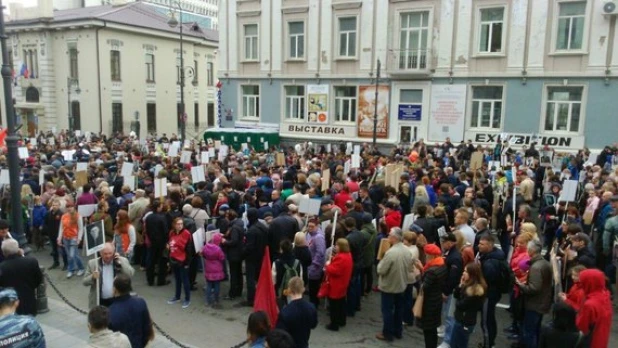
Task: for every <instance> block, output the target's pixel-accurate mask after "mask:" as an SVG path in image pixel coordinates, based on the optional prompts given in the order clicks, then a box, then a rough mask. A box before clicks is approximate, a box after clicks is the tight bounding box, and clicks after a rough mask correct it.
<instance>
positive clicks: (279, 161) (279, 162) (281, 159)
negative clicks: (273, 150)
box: [275, 152, 285, 167]
mask: <svg viewBox="0 0 618 348" xmlns="http://www.w3.org/2000/svg"><path fill="white" fill-rule="evenodd" d="M275 165H276V166H277V167H283V166H285V155H284V154H283V153H282V152H277V156H276V157H275Z"/></svg>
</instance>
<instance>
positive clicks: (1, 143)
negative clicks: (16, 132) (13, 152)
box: [0, 128, 9, 147]
mask: <svg viewBox="0 0 618 348" xmlns="http://www.w3.org/2000/svg"><path fill="white" fill-rule="evenodd" d="M8 131H9V129H8V128H4V129H3V130H1V131H0V147H3V146H4V138H6V133H7V132H8Z"/></svg>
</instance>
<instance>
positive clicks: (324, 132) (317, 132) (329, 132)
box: [279, 124, 356, 138]
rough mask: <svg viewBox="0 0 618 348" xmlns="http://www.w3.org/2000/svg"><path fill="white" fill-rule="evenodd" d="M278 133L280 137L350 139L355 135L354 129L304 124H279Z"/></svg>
mask: <svg viewBox="0 0 618 348" xmlns="http://www.w3.org/2000/svg"><path fill="white" fill-rule="evenodd" d="M279 133H280V134H282V135H294V136H301V135H306V136H324V137H332V136H333V135H335V136H337V138H340V137H344V138H350V137H354V136H355V135H356V127H349V126H321V125H306V124H281V127H280V129H279Z"/></svg>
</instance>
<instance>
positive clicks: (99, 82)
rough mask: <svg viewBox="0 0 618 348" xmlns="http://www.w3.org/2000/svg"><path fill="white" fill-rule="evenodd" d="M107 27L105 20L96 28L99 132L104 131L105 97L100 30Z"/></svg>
mask: <svg viewBox="0 0 618 348" xmlns="http://www.w3.org/2000/svg"><path fill="white" fill-rule="evenodd" d="M105 27H107V22H106V21H103V26H102V27H98V28H97V29H96V30H95V38H96V46H97V88H98V92H99V132H101V133H103V99H102V95H103V94H102V92H101V64H100V56H99V30H101V29H103V28H105Z"/></svg>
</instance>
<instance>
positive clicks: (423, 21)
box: [399, 12, 429, 70]
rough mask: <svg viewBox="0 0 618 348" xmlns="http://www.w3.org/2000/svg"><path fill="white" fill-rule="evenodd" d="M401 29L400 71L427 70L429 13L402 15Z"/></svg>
mask: <svg viewBox="0 0 618 348" xmlns="http://www.w3.org/2000/svg"><path fill="white" fill-rule="evenodd" d="M400 28H401V30H400V32H399V49H400V54H399V69H404V70H406V69H425V68H426V67H427V38H428V33H429V12H410V13H402V14H401V25H400Z"/></svg>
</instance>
